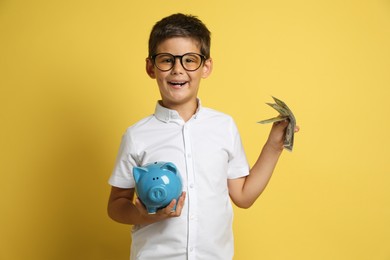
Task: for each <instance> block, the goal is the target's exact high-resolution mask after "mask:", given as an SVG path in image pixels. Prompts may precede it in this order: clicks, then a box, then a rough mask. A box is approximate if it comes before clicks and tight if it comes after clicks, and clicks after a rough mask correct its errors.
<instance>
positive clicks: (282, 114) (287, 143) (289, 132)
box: [258, 97, 296, 152]
mask: <svg viewBox="0 0 390 260" xmlns="http://www.w3.org/2000/svg"><path fill="white" fill-rule="evenodd" d="M272 98H273V99H274V101H275V103H267V105H269V106H270V107H272V108H274V109H275V110H276V111H278V112H279V116H277V117H273V118H270V119H266V120H262V121H259V122H258V123H259V124H269V123H274V122H279V121H283V120H288V121H289V124H288V126H287V128H286V133H285V137H284V143H283V147H284V148H285V149H286V150H288V151H290V152H292V150H293V146H294V130H295V125H296V120H295V117H294V114H293V113H292V112H291V110H290V108H289V107H288V106H287V105H286V103H284V102H283V101H281V100H280V99H277V98H276V97H272Z"/></svg>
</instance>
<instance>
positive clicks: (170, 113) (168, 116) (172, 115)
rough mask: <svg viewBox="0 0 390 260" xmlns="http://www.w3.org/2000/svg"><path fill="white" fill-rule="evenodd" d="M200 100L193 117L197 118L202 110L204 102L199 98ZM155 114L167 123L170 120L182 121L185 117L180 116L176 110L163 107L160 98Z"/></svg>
mask: <svg viewBox="0 0 390 260" xmlns="http://www.w3.org/2000/svg"><path fill="white" fill-rule="evenodd" d="M197 101H198V108H197V109H196V112H195V114H194V116H193V117H192V118H194V119H197V118H198V116H199V114H200V111H201V110H202V104H201V102H200V99H197ZM154 116H155V117H156V118H157V119H158V120H160V121H163V122H165V123H169V122H177V123H182V122H183V119H182V118H181V117H180V115H179V113H178V112H177V111H176V110H173V109H169V108H166V107H163V106H162V105H161V100H159V101H158V102H157V104H156V108H155V110H154Z"/></svg>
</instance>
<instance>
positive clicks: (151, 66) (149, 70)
mask: <svg viewBox="0 0 390 260" xmlns="http://www.w3.org/2000/svg"><path fill="white" fill-rule="evenodd" d="M146 73H148V75H149V77H150V78H152V79H155V78H156V73H155V70H154V64H153V61H152V60H151V59H150V58H146Z"/></svg>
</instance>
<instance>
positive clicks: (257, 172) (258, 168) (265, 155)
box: [229, 144, 283, 208]
mask: <svg viewBox="0 0 390 260" xmlns="http://www.w3.org/2000/svg"><path fill="white" fill-rule="evenodd" d="M282 151H283V149H279V148H275V147H273V146H272V145H268V144H265V145H264V147H263V149H262V151H261V153H260V155H259V157H258V159H257V161H256V163H255V164H254V165H253V167H252V168H251V170H250V174H249V175H248V176H247V177H245V178H241V179H238V180H234V181H233V182H231V185H230V187H229V190H231V192H232V193H233V194H231V198H232V200H233V202H234V203H235V204H236V205H237V206H238V207H241V208H249V207H250V206H252V204H253V203H254V202H255V201H256V199H257V198H258V197H259V196H260V194H261V193H262V192H263V191H264V189H265V188H266V186H267V184H268V182H269V180H270V179H271V176H272V173H273V171H274V169H275V166H276V163H277V162H278V159H279V157H280V155H281V153H282ZM240 182H242V184H240Z"/></svg>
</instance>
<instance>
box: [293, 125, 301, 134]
mask: <svg viewBox="0 0 390 260" xmlns="http://www.w3.org/2000/svg"><path fill="white" fill-rule="evenodd" d="M299 130H300V128H299V126H298V125H296V126H295V129H294V132H295V133H297V132H299Z"/></svg>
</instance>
